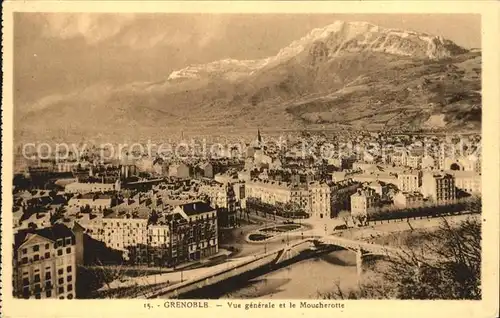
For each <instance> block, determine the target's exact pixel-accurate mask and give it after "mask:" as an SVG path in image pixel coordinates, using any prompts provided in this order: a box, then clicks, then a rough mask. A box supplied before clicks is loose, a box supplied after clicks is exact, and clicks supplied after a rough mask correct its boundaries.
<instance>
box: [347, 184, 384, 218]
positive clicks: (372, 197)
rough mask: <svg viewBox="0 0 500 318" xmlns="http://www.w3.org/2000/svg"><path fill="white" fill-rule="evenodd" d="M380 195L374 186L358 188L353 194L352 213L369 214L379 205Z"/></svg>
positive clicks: (353, 214)
mask: <svg viewBox="0 0 500 318" xmlns="http://www.w3.org/2000/svg"><path fill="white" fill-rule="evenodd" d="M379 200H380V198H379V195H378V194H377V193H376V192H375V190H373V189H372V188H363V189H358V190H357V191H356V193H354V194H353V195H351V215H352V216H353V217H355V216H367V215H368V214H369V213H370V212H371V211H372V210H374V209H375V208H377V207H378V204H379Z"/></svg>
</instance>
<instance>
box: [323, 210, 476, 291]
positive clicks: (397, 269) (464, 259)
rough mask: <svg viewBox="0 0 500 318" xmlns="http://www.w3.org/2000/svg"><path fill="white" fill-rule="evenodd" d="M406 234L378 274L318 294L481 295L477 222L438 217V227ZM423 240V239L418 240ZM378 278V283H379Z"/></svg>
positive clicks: (471, 219)
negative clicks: (417, 236)
mask: <svg viewBox="0 0 500 318" xmlns="http://www.w3.org/2000/svg"><path fill="white" fill-rule="evenodd" d="M420 239H421V240H415V237H411V238H409V239H408V240H407V242H406V243H405V244H404V245H405V246H403V251H404V252H401V253H400V254H398V255H396V256H394V257H391V258H388V260H387V263H388V266H387V267H384V269H382V270H379V274H380V279H379V280H372V281H367V282H364V283H361V284H360V286H359V288H358V289H355V290H347V291H343V290H341V288H340V287H339V285H338V284H336V290H334V291H332V292H331V293H326V294H323V295H321V296H323V297H324V298H336V299H339V298H340V299H346V298H347V299H360V298H375V299H387V298H396V299H474V300H477V299H481V224H480V221H479V220H478V219H477V218H468V219H467V220H465V221H463V222H462V223H460V224H459V225H457V226H452V225H451V224H450V223H448V222H447V221H446V219H443V222H442V224H441V225H440V227H439V229H438V230H436V231H434V232H427V233H424V234H423V235H422V236H421V237H420ZM418 241H423V243H418ZM381 282H383V283H381Z"/></svg>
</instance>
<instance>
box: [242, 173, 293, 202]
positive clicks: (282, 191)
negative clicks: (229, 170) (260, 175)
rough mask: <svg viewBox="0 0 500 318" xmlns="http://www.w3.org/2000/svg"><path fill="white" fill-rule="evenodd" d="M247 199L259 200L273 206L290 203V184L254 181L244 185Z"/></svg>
mask: <svg viewBox="0 0 500 318" xmlns="http://www.w3.org/2000/svg"><path fill="white" fill-rule="evenodd" d="M245 188H246V192H247V197H251V198H257V199H260V200H261V201H262V202H264V203H268V204H273V205H275V204H276V203H278V202H280V203H287V202H290V199H291V196H292V191H291V184H290V183H285V182H280V181H263V180H258V179H254V180H252V181H249V182H248V183H246V187H245Z"/></svg>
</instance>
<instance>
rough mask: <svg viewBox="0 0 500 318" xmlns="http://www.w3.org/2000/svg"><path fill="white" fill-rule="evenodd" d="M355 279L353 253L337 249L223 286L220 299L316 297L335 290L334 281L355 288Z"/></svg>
mask: <svg viewBox="0 0 500 318" xmlns="http://www.w3.org/2000/svg"><path fill="white" fill-rule="evenodd" d="M357 279H358V277H357V271H356V256H355V254H354V253H352V252H350V251H346V250H340V251H334V252H331V253H329V254H324V255H321V256H318V257H315V258H309V259H305V260H302V261H299V262H297V263H293V264H291V265H288V266H287V267H284V268H281V269H278V270H275V271H272V272H269V273H266V274H263V275H261V276H259V277H256V278H253V279H250V280H249V281H247V282H245V283H240V284H235V285H232V286H226V290H225V291H224V294H223V295H222V296H221V297H220V298H239V299H245V298H252V299H258V298H266V299H317V298H320V294H321V293H325V292H330V291H333V290H335V289H336V283H339V284H340V287H341V288H342V289H343V290H345V289H349V288H354V287H355V286H356V284H357Z"/></svg>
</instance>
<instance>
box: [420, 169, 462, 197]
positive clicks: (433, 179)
mask: <svg viewBox="0 0 500 318" xmlns="http://www.w3.org/2000/svg"><path fill="white" fill-rule="evenodd" d="M422 194H423V195H424V197H425V198H429V199H432V200H434V201H436V202H446V201H452V200H455V198H456V188H455V177H454V176H453V175H451V174H448V173H432V172H427V173H425V174H424V176H423V178H422Z"/></svg>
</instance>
